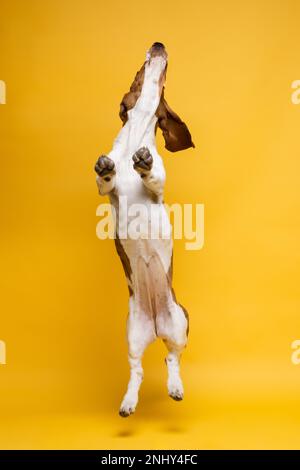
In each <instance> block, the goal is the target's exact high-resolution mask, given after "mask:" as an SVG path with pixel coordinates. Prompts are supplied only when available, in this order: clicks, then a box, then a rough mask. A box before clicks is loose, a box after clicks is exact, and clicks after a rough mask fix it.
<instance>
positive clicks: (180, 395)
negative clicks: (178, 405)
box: [169, 390, 183, 401]
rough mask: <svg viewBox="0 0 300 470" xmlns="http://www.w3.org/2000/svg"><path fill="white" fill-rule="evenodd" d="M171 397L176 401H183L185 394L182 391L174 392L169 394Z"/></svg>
mask: <svg viewBox="0 0 300 470" xmlns="http://www.w3.org/2000/svg"><path fill="white" fill-rule="evenodd" d="M169 397H171V398H173V400H175V401H181V400H183V392H181V391H180V390H172V391H171V392H169Z"/></svg>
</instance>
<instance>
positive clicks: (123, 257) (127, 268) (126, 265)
mask: <svg viewBox="0 0 300 470" xmlns="http://www.w3.org/2000/svg"><path fill="white" fill-rule="evenodd" d="M115 245H116V249H117V253H118V255H119V257H120V259H121V262H122V265H123V269H124V272H125V276H126V278H127V279H129V281H130V280H131V275H132V269H131V266H130V261H129V258H128V256H127V254H126V252H125V250H124V248H123V245H122V243H121V241H120V239H119V237H118V236H117V235H116V238H115ZM128 290H129V295H130V296H131V295H133V290H132V289H131V287H130V286H128Z"/></svg>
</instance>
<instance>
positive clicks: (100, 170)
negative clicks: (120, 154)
mask: <svg viewBox="0 0 300 470" xmlns="http://www.w3.org/2000/svg"><path fill="white" fill-rule="evenodd" d="M95 172H96V173H97V175H99V176H100V177H101V178H105V177H106V178H109V179H110V176H112V175H114V174H115V173H116V172H115V163H114V161H113V160H112V159H111V158H109V157H107V156H106V155H101V157H99V158H98V160H97V162H96V165H95ZM106 178H105V179H106Z"/></svg>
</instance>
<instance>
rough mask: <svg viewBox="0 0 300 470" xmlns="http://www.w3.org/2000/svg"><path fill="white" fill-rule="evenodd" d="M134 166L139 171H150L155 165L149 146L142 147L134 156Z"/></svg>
mask: <svg viewBox="0 0 300 470" xmlns="http://www.w3.org/2000/svg"><path fill="white" fill-rule="evenodd" d="M132 160H133V168H134V169H135V170H137V171H139V172H143V171H150V170H151V168H152V165H153V157H152V155H151V153H150V152H149V149H148V148H147V147H141V148H140V149H139V150H138V151H137V152H135V154H134V155H133V157H132Z"/></svg>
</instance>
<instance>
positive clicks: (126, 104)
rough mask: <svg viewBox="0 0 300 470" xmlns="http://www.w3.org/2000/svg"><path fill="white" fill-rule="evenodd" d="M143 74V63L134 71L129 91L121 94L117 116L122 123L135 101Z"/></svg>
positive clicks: (139, 92)
mask: <svg viewBox="0 0 300 470" xmlns="http://www.w3.org/2000/svg"><path fill="white" fill-rule="evenodd" d="M144 76H145V64H143V65H142V67H141V68H140V70H139V71H138V72H137V73H136V75H135V78H134V80H133V82H132V85H131V87H130V91H129V92H128V93H126V94H125V95H124V96H123V99H122V101H121V104H120V112H119V116H120V118H121V119H122V121H123V125H124V124H125V123H126V121H127V119H128V116H127V111H129V110H130V109H132V108H134V106H135V103H136V102H137V100H138V98H139V96H140V94H141V91H142V86H143V83H144Z"/></svg>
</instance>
